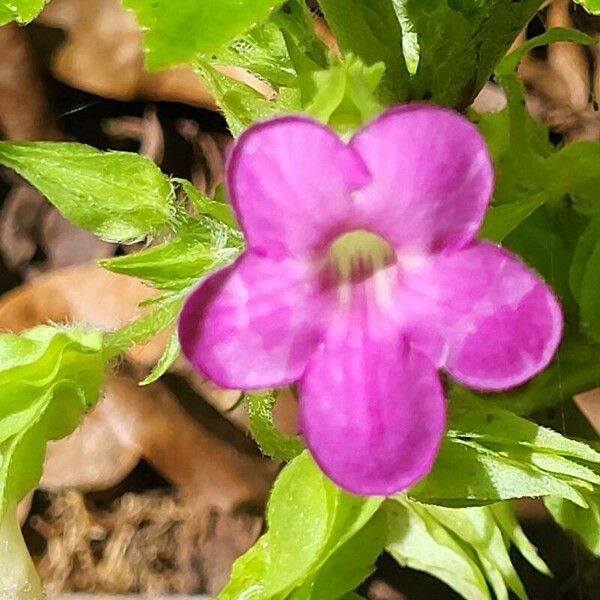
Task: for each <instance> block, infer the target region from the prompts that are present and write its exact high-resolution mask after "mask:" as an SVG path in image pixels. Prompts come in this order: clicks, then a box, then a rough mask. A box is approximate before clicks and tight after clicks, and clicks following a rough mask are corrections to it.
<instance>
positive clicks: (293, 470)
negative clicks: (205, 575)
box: [218, 452, 385, 600]
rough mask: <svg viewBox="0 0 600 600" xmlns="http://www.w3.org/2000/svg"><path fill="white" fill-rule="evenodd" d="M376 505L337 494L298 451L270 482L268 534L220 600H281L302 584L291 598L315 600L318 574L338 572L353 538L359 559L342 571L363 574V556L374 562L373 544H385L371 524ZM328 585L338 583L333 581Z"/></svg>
mask: <svg viewBox="0 0 600 600" xmlns="http://www.w3.org/2000/svg"><path fill="white" fill-rule="evenodd" d="M381 503H382V499H381V498H359V497H356V496H351V495H349V494H346V493H345V492H343V491H341V490H340V489H338V488H337V487H335V486H334V485H333V484H332V483H331V482H330V481H329V480H328V479H327V478H326V477H325V476H324V475H323V474H322V473H321V472H320V471H319V469H318V468H317V467H316V465H315V464H314V462H313V460H312V458H311V457H310V455H309V454H308V452H303V453H302V454H301V455H300V456H298V457H297V458H295V459H294V460H293V461H292V462H291V463H289V464H288V465H287V466H286V467H285V469H283V471H282V472H281V473H280V474H279V477H278V478H277V480H276V481H275V485H274V487H273V491H272V493H271V498H270V500H269V504H268V510H267V523H268V531H267V533H266V534H265V535H264V536H263V537H262V538H261V539H260V540H259V541H258V543H257V544H256V545H255V546H254V547H253V548H251V549H250V551H249V552H248V553H246V554H245V555H244V556H243V557H242V558H240V559H239V560H238V561H237V562H236V563H235V565H234V567H233V573H232V577H231V579H230V581H229V583H228V584H227V585H226V586H225V588H224V589H223V591H222V592H221V593H220V594H219V596H218V598H219V600H234V599H236V600H239V598H242V597H244V598H255V599H256V600H267V599H269V600H282V599H283V598H284V597H287V596H288V595H289V594H291V593H293V592H294V590H296V589H297V588H299V587H300V588H301V587H302V586H303V585H305V589H304V590H303V591H297V592H296V594H297V595H296V596H293V597H295V598H310V597H313V598H314V600H317V596H310V593H311V591H312V589H313V586H318V587H317V589H322V590H324V591H325V592H327V591H328V587H327V586H328V582H327V581H324V580H321V579H320V574H321V572H322V570H325V572H329V571H330V569H333V570H335V569H336V568H340V569H341V568H342V565H341V562H340V561H343V560H345V557H346V556H348V554H349V553H350V551H351V549H353V548H354V547H355V546H354V545H352V544H350V545H349V546H346V544H347V543H349V542H351V540H353V539H354V538H355V536H357V535H361V536H362V537H360V538H359V541H360V540H362V543H363V544H364V546H365V548H364V550H365V553H364V556H363V558H364V561H363V560H361V561H360V563H361V564H360V565H359V564H358V563H357V565H356V570H353V569H351V568H350V570H349V571H347V572H346V573H347V576H348V577H352V578H354V577H358V573H361V574H364V573H366V569H367V567H368V565H367V564H366V562H367V557H368V558H369V559H372V558H373V556H374V554H375V552H376V548H375V546H376V545H377V543H376V541H377V540H379V543H380V544H381V545H380V549H381V548H382V547H383V544H384V542H385V539H384V538H385V536H384V535H382V532H381V527H383V523H382V522H380V521H377V520H374V515H375V513H376V512H377V511H378V509H379V507H380V505H381ZM365 528H366V531H365V532H364V533H363V529H365ZM336 554H337V558H336ZM330 561H331V562H330ZM343 568H344V569H348V566H344V567H343ZM340 574H341V573H340ZM350 581H352V585H354V581H355V579H352V580H350V579H349V580H348V582H347V584H348V583H349V582H350ZM329 583H331V585H335V586H336V587H337V586H338V584H339V586H342V585H343V582H342V581H336V580H335V579H334V580H332V581H331V582H329ZM346 589H347V588H346ZM306 594H309V595H306ZM318 599H319V600H321V599H322V597H321V596H319V597H318Z"/></svg>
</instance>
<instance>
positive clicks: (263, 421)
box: [247, 391, 304, 461]
mask: <svg viewBox="0 0 600 600" xmlns="http://www.w3.org/2000/svg"><path fill="white" fill-rule="evenodd" d="M247 400H248V421H249V424H250V431H251V432H252V436H253V437H254V439H255V440H256V443H257V444H258V447H259V448H260V450H261V452H262V453H263V454H266V455H267V456H271V457H273V458H276V459H279V460H285V461H289V460H292V459H293V458H295V457H296V456H298V455H299V454H300V453H301V452H302V451H303V450H304V443H303V442H302V439H301V438H300V437H298V436H294V437H290V436H286V435H284V434H282V433H281V432H280V431H279V430H278V429H277V428H276V427H275V425H274V423H273V405H274V404H275V401H276V397H275V393H274V392H273V391H268V392H256V393H254V394H248V395H247Z"/></svg>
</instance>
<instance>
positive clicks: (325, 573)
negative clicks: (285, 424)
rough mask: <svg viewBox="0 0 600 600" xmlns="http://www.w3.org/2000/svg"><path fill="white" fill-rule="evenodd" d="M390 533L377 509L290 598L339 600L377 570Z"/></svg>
mask: <svg viewBox="0 0 600 600" xmlns="http://www.w3.org/2000/svg"><path fill="white" fill-rule="evenodd" d="M387 534H388V524H387V518H386V515H385V513H384V512H383V511H378V512H376V513H375V514H374V515H373V516H372V517H371V520H370V521H369V522H368V523H367V524H366V525H365V526H364V527H363V528H362V529H361V530H360V531H359V532H358V533H357V534H356V535H354V537H352V538H350V540H348V541H347V542H346V543H345V544H343V545H342V546H341V547H340V548H339V549H338V550H337V551H336V552H334V553H333V554H332V555H331V556H330V557H329V558H328V559H327V561H326V562H325V563H324V564H323V566H322V567H321V568H320V569H319V570H318V571H317V573H316V575H315V576H314V579H312V580H311V581H308V582H306V583H305V584H304V585H303V586H302V587H300V588H298V589H297V590H296V591H295V592H294V593H293V594H292V595H291V596H290V600H300V599H303V600H339V598H341V597H342V596H343V595H344V594H345V593H347V592H352V591H353V590H354V589H355V588H356V587H358V586H359V585H360V584H361V583H362V582H363V581H364V580H365V579H367V577H369V575H371V573H373V572H374V570H375V561H376V560H377V558H378V557H379V555H380V554H381V550H382V548H383V547H384V546H385V544H386V538H387Z"/></svg>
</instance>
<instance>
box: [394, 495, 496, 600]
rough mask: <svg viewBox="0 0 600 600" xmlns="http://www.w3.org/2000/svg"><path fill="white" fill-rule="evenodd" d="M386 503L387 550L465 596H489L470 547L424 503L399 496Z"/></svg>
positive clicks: (470, 599)
mask: <svg viewBox="0 0 600 600" xmlns="http://www.w3.org/2000/svg"><path fill="white" fill-rule="evenodd" d="M385 507H386V509H387V513H388V520H389V524H390V536H389V541H388V544H387V547H386V550H387V551H388V552H389V553H390V554H391V555H392V556H393V557H394V558H395V559H396V560H397V561H398V562H399V563H400V564H401V565H402V566H406V567H409V568H411V569H415V570H417V571H424V572H425V573H429V574H431V575H433V576H434V577H437V578H438V579H440V580H441V581H443V582H444V583H445V584H446V585H448V586H450V587H451V588H452V589H453V590H455V591H456V592H458V593H459V594H460V595H462V596H463V598H465V600H491V596H490V593H489V589H488V587H487V584H486V581H485V577H484V576H483V573H482V572H481V569H480V568H479V566H478V564H477V559H476V556H475V555H473V553H472V551H471V549H470V548H468V547H466V546H465V544H464V543H462V542H461V541H460V540H459V539H458V538H456V537H455V536H454V535H453V534H452V533H451V532H449V531H448V530H447V529H446V528H445V527H444V526H443V525H441V524H440V523H439V522H438V521H437V520H436V519H435V518H433V517H432V516H431V515H430V514H429V513H428V512H427V510H425V508H424V507H423V506H421V505H419V504H417V503H414V502H407V501H405V500H403V499H401V498H400V499H398V501H395V502H387V503H386V505H385Z"/></svg>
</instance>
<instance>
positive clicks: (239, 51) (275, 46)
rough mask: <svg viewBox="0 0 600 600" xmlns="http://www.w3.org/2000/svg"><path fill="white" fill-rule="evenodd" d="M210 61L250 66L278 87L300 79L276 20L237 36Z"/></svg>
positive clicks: (244, 66)
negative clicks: (297, 78) (297, 76)
mask: <svg viewBox="0 0 600 600" xmlns="http://www.w3.org/2000/svg"><path fill="white" fill-rule="evenodd" d="M205 58H207V59H208V58H209V57H205ZM210 60H211V62H213V63H215V64H220V65H235V66H237V67H242V68H244V69H247V70H248V71H250V72H252V73H254V74H255V75H258V76H259V77H260V78H262V79H264V80H266V81H268V82H269V83H270V84H271V85H273V86H274V87H276V88H277V89H278V88H279V87H285V86H287V87H289V86H290V85H294V82H295V79H296V71H295V69H294V65H293V62H292V60H291V58H290V55H289V53H288V50H287V47H286V43H285V38H284V35H283V33H282V31H281V29H280V28H279V27H278V26H277V25H276V24H275V23H274V22H273V20H269V21H266V22H265V23H261V24H260V25H257V26H255V27H253V28H252V29H250V30H248V31H247V32H245V33H243V34H242V35H240V36H239V37H236V38H235V39H234V40H233V42H232V43H231V44H230V45H229V46H226V47H225V48H223V49H222V50H220V51H219V52H216V53H215V54H214V55H213V56H212V58H211V59H210Z"/></svg>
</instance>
